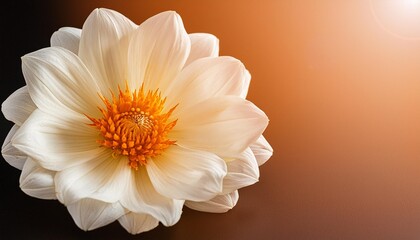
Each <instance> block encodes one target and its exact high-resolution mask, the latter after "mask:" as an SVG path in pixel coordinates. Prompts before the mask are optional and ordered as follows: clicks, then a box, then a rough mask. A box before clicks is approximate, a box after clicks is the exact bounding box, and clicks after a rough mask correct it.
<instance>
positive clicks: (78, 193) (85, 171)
mask: <svg viewBox="0 0 420 240" xmlns="http://www.w3.org/2000/svg"><path fill="white" fill-rule="evenodd" d="M130 175H131V168H130V167H129V165H128V161H127V159H125V158H113V157H112V156H111V152H110V151H105V152H103V153H102V154H100V155H99V156H97V157H96V158H95V159H92V160H91V161H88V162H85V163H83V164H80V165H77V166H74V167H71V168H67V169H65V170H63V171H60V172H58V173H57V174H56V176H55V186H56V191H57V197H58V199H59V200H60V201H61V202H63V203H64V204H66V205H69V204H73V203H74V202H76V201H79V200H81V199H83V198H91V199H96V200H101V201H103V202H108V203H112V202H117V201H119V200H120V199H121V197H122V195H123V193H124V192H125V191H126V188H127V187H128V183H129V180H130Z"/></svg>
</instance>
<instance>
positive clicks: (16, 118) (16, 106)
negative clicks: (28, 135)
mask: <svg viewBox="0 0 420 240" xmlns="http://www.w3.org/2000/svg"><path fill="white" fill-rule="evenodd" d="M35 109H36V106H35V103H34V102H33V101H32V99H31V96H29V92H28V87H27V86H24V87H21V88H19V89H18V90H16V91H15V92H14V93H12V95H10V96H9V97H8V98H7V99H6V100H5V101H4V102H3V104H2V105H1V111H2V112H3V114H4V117H5V118H6V119H7V120H9V121H12V122H14V123H16V124H17V125H18V126H21V125H22V124H23V122H25V121H26V119H27V118H28V117H29V115H31V113H32V112H33V111H34V110H35Z"/></svg>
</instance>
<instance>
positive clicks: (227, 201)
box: [185, 191, 239, 213]
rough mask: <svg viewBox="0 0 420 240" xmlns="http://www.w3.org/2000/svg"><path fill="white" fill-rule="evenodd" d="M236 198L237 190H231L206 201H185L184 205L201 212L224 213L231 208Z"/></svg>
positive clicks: (236, 200)
mask: <svg viewBox="0 0 420 240" xmlns="http://www.w3.org/2000/svg"><path fill="white" fill-rule="evenodd" d="M238 199H239V193H238V191H233V192H231V193H227V194H224V195H219V196H217V197H215V198H213V199H211V200H209V201H207V202H192V201H186V202H185V206H187V207H189V208H191V209H194V210H197V211H201V212H211V213H224V212H227V211H229V210H230V209H232V208H233V207H234V206H235V205H236V203H237V202H238Z"/></svg>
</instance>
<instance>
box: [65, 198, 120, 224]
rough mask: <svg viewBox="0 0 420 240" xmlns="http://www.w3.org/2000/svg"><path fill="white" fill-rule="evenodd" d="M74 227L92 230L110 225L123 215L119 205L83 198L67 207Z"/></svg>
mask: <svg viewBox="0 0 420 240" xmlns="http://www.w3.org/2000/svg"><path fill="white" fill-rule="evenodd" d="M67 209H68V211H69V212H70V214H71V216H72V217H73V220H74V222H75V223H76V225H77V226H78V227H79V228H81V229H83V230H85V231H89V230H93V229H96V228H99V227H102V226H105V225H107V224H110V223H112V222H114V221H115V220H117V219H118V218H120V217H121V216H123V215H124V213H125V209H124V208H123V207H122V206H121V204H120V203H118V202H116V203H106V202H101V201H98V200H95V199H89V198H85V199H82V200H80V201H77V202H76V203H73V204H70V205H68V206H67Z"/></svg>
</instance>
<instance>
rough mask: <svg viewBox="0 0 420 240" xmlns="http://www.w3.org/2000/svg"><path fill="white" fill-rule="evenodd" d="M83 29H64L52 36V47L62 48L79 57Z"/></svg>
mask: <svg viewBox="0 0 420 240" xmlns="http://www.w3.org/2000/svg"><path fill="white" fill-rule="evenodd" d="M81 34H82V29H79V28H73V27H62V28H60V29H58V31H55V32H54V33H53V35H52V36H51V39H50V42H51V47H62V48H65V49H67V50H69V51H71V52H73V53H74V54H76V55H77V53H78V52H79V43H80V35H81Z"/></svg>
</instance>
